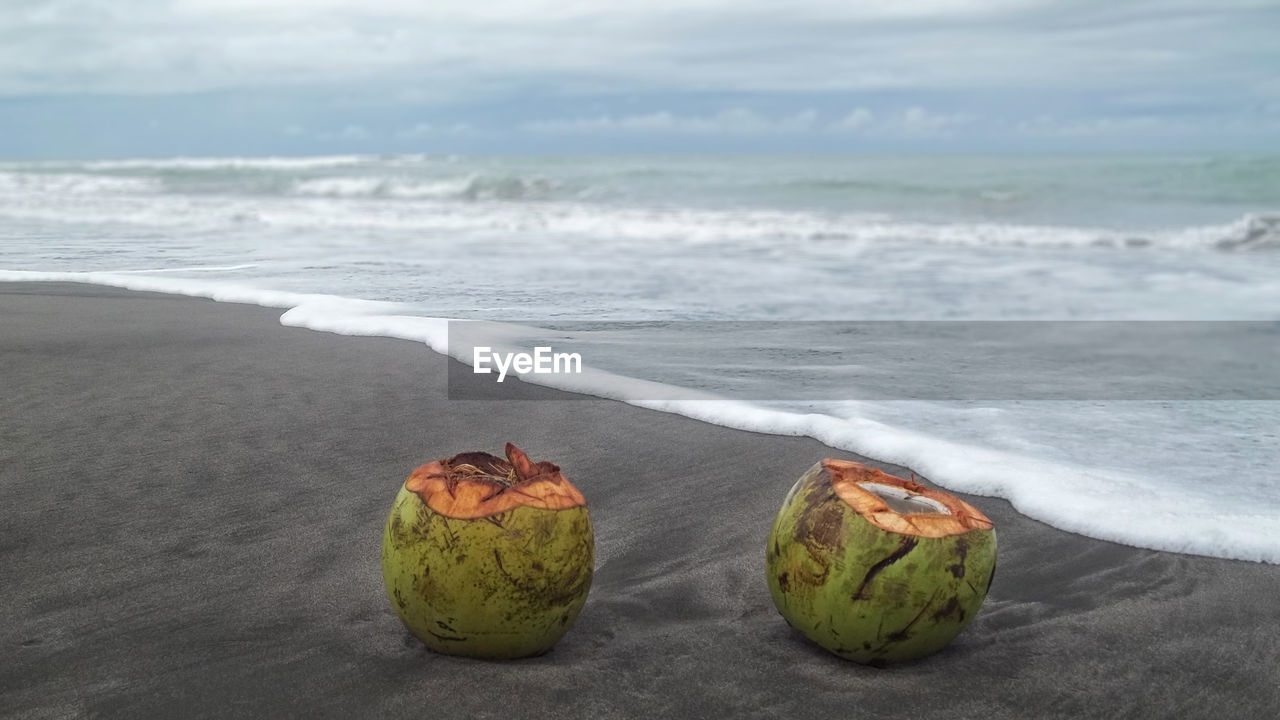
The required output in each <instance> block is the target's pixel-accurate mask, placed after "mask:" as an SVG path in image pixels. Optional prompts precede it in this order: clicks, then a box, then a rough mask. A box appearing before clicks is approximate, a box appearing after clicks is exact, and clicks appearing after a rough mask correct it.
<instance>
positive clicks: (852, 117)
mask: <svg viewBox="0 0 1280 720" xmlns="http://www.w3.org/2000/svg"><path fill="white" fill-rule="evenodd" d="M874 120H875V114H874V113H872V112H871V111H870V110H868V109H866V108H854V109H853V110H850V111H849V112H848V113H847V114H845V116H844V117H842V118H840V119H839V120H837V121H835V122H833V123H831V125H830V126H828V129H829V130H833V131H835V132H855V133H856V132H859V131H862V130H866V129H867V128H868V127H870V126H871V123H872V122H874Z"/></svg>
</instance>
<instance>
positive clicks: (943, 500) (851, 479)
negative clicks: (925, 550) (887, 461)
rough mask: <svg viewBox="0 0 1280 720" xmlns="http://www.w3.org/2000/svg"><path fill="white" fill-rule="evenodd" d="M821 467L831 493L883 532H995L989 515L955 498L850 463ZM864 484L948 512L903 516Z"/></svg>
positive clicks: (932, 534) (829, 461)
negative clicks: (897, 491)
mask: <svg viewBox="0 0 1280 720" xmlns="http://www.w3.org/2000/svg"><path fill="white" fill-rule="evenodd" d="M822 466H823V468H825V469H826V471H827V474H828V475H829V476H830V478H831V489H832V490H834V491H835V493H836V495H837V496H838V497H839V498H840V499H841V500H843V501H844V502H845V503H846V504H848V505H849V507H851V508H853V509H854V511H855V512H857V513H858V514H859V515H861V516H862V517H863V518H865V519H866V520H867V521H868V522H870V523H871V524H873V525H875V526H877V527H879V528H881V529H883V530H888V531H889V532H895V533H900V534H902V535H916V536H919V537H926V538H939V537H946V536H948V535H959V534H962V533H967V532H969V531H971V530H990V529H991V528H992V523H991V520H990V519H988V518H987V516H986V515H983V514H982V512H981V511H979V510H978V509H977V508H975V507H974V506H972V505H970V504H969V503H967V502H965V501H963V500H961V499H960V498H958V497H955V496H954V495H948V494H946V493H944V492H940V491H938V490H932V489H930V488H927V487H925V486H923V485H921V484H920V483H917V482H914V481H911V480H904V479H902V478H900V477H894V476H893V475H890V474H888V473H886V472H883V471H881V470H877V469H875V468H871V467H867V466H866V465H863V464H861V463H856V462H852V461H849V460H834V459H830V458H828V459H826V460H823V461H822ZM862 483H871V484H875V485H887V486H889V487H896V488H900V489H902V490H905V491H906V492H907V493H909V494H910V495H913V496H918V497H923V498H925V499H927V500H932V501H934V502H936V503H938V504H939V505H942V506H943V507H945V508H946V509H947V511H948V512H947V513H939V512H913V513H900V512H898V511H896V510H893V509H892V508H890V507H889V504H888V503H887V502H885V500H884V498H882V497H880V496H879V495H877V494H875V493H873V492H871V491H870V490H867V489H866V488H864V487H862Z"/></svg>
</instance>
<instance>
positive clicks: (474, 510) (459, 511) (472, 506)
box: [405, 443, 587, 519]
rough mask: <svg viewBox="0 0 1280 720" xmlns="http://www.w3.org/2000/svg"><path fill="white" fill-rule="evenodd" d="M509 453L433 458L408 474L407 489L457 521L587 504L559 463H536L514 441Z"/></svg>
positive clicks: (475, 453) (474, 453)
mask: <svg viewBox="0 0 1280 720" xmlns="http://www.w3.org/2000/svg"><path fill="white" fill-rule="evenodd" d="M506 455H507V457H506V458H505V459H504V458H500V457H498V456H496V455H490V454H489V453H484V452H470V453H462V454H460V455H454V456H453V457H451V458H448V459H445V460H436V461H434V462H429V463H427V464H426V465H422V466H421V467H419V468H417V469H416V470H414V471H413V473H412V474H410V475H409V479H408V481H406V482H405V488H406V489H408V490H409V491H410V492H413V493H415V494H417V496H418V497H419V498H421V499H422V502H423V503H425V504H426V505H427V507H429V508H431V509H432V510H434V511H435V512H437V513H440V514H441V515H444V516H445V517H451V518H457V519H472V518H480V517H488V516H490V515H496V514H498V513H501V512H506V511H507V510H511V509H513V508H517V507H522V506H523V507H533V508H541V509H544V510H564V509H567V508H572V507H580V506H583V505H586V502H587V501H586V499H585V498H583V496H582V493H580V492H578V489H577V488H575V487H574V486H573V485H571V484H569V481H568V480H566V479H565V478H564V476H563V475H561V474H560V468H559V466H557V465H555V464H553V463H549V462H545V461H544V462H536V463H535V462H533V461H532V460H530V459H529V456H528V455H526V454H525V453H524V451H523V450H521V449H520V448H518V447H516V446H515V445H512V444H511V443H507V447H506Z"/></svg>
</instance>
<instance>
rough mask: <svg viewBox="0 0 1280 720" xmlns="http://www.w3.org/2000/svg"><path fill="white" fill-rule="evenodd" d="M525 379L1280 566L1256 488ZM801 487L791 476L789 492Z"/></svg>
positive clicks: (230, 297)
mask: <svg viewBox="0 0 1280 720" xmlns="http://www.w3.org/2000/svg"><path fill="white" fill-rule="evenodd" d="M0 281H66V282H89V283H95V284H101V285H109V286H113V287H120V288H127V289H132V290H143V291H154V292H166V293H174V294H181V295H188V296H195V297H206V298H212V299H214V300H219V301H223V302H236V303H248V304H254V305H261V306H264V307H273V308H284V309H286V312H285V313H284V314H283V315H282V316H281V322H282V324H284V325H287V326H293V327H304V328H310V329H313V330H318V331H323V332H331V333H337V334H342V335H354V336H376V337H393V338H402V339H405V340H411V341H415V342H420V343H423V344H425V345H427V346H428V347H430V348H431V349H432V350H434V351H436V352H439V353H442V354H451V355H452V356H454V357H455V358H457V359H459V360H462V361H464V362H469V361H470V357H469V356H468V355H467V349H466V348H453V349H452V350H453V352H451V348H450V347H449V323H450V320H448V319H446V318H438V317H423V316H416V315H411V314H407V311H408V310H410V308H409V307H408V306H405V305H403V304H399V303H385V302H372V301H366V300H357V299H351V298H345V297H338V296H333V295H324V294H316V293H290V292H280V291H273V290H266V289H261V288H255V287H251V286H244V285H234V284H227V283H222V282H205V281H196V280H189V279H176V278H155V277H146V276H138V275H120V274H110V273H74V272H58V273H49V272H23V271H0ZM455 322H456V321H455ZM486 326H487V327H486V332H487V333H489V334H488V335H487V337H488V338H489V340H490V342H491V343H492V345H493V346H494V347H495V348H498V349H500V350H504V351H511V350H516V349H521V346H520V345H519V344H518V342H519V340H518V339H519V338H520V337H521V336H522V335H523V334H524V331H525V330H526V328H522V327H521V326H518V325H511V324H502V323H486ZM468 347H469V346H468ZM523 379H524V380H526V381H528V382H535V383H538V384H543V385H547V386H549V387H554V388H558V389H563V390H568V391H572V392H579V393H587V394H592V395H597V396H600V397H606V398H613V399H618V400H622V401H626V402H630V403H632V404H635V405H638V406H641V407H646V408H650V409H653V410H658V411H662V412H670V413H676V414H680V415H684V416H687V417H690V418H694V419H698V420H703V421H706V422H710V423H714V424H717V425H723V426H726V427H732V428H738V429H742V430H748V431H754V432H762V433H769V434H776V435H795V436H808V437H812V438H815V439H817V440H819V441H821V442H823V443H826V444H828V445H830V446H832V447H835V448H840V449H844V450H849V451H851V452H855V453H859V454H863V455H867V456H870V457H875V458H878V459H881V460H884V461H888V462H893V463H897V464H901V465H905V466H908V467H910V468H912V469H913V470H915V471H916V472H919V473H921V474H923V475H925V476H927V477H928V478H930V479H931V480H933V481H935V482H938V483H939V484H941V485H943V486H944V487H947V488H949V489H951V490H955V491H960V492H967V493H973V494H978V495H987V496H993V497H1001V498H1005V499H1007V500H1009V501H1010V502H1011V503H1012V504H1013V505H1014V507H1015V508H1017V509H1018V510H1019V511H1020V512H1023V513H1025V514H1027V515H1029V516H1031V517H1034V518H1037V519H1039V520H1042V521H1044V522H1046V523H1048V524H1050V525H1053V526H1055V527H1058V528H1060V529H1063V530H1067V531H1071V532H1078V533H1081V534H1085V535H1089V536H1092V537H1096V538H1101V539H1105V540H1112V541H1115V542H1119V543H1124V544H1129V545H1137V546H1141V547H1149V548H1153V549H1159V550H1169V551H1174V552H1186V553H1195V554H1202V555H1210V556H1217V557H1226V558H1235V559H1243V560H1253V561H1261V562H1269V563H1280V541H1278V538H1280V514H1277V513H1276V512H1274V510H1273V509H1271V508H1273V507H1274V506H1273V505H1269V504H1267V503H1265V502H1264V503H1263V504H1262V505H1258V503H1257V496H1256V493H1257V492H1258V489H1257V487H1255V486H1251V485H1247V484H1218V485H1215V486H1213V487H1212V489H1208V488H1206V489H1205V491H1204V492H1200V493H1192V494H1190V495H1188V494H1187V492H1185V491H1171V488H1169V487H1168V486H1161V485H1160V484H1159V482H1158V480H1153V479H1152V478H1148V477H1144V476H1142V475H1141V474H1137V475H1135V474H1127V473H1124V472H1116V471H1111V470H1107V469H1105V468H1097V467H1090V466H1086V465H1081V464H1077V463H1072V462H1069V461H1064V460H1061V459H1059V460H1054V459H1051V458H1048V457H1044V456H1035V455H1027V454H1022V453H1018V452H1009V451H1001V450H996V449H992V448H990V447H983V446H978V445H972V444H965V443H960V442H955V441H951V440H947V439H945V438H942V437H939V436H937V435H930V434H924V433H920V432H916V431H913V430H908V429H905V428H903V427H898V426H895V425H893V424H890V423H886V422H883V421H878V420H875V419H872V418H870V417H865V416H863V414H862V413H861V408H859V406H857V405H856V404H850V405H849V406H848V407H845V408H844V409H841V408H838V407H837V408H829V409H828V411H827V412H799V411H794V410H780V409H776V408H771V407H765V406H761V405H758V404H750V403H744V402H738V401H729V400H721V399H715V396H714V395H710V394H707V393H700V392H695V391H684V392H681V393H678V395H679V396H680V397H681V398H683V399H667V400H642V399H637V398H647V397H654V396H655V395H663V396H665V397H670V396H671V395H672V393H671V392H670V391H671V390H672V389H671V388H668V387H663V386H660V385H658V384H657V383H653V382H651V381H646V380H642V379H638V378H630V377H624V376H620V375H617V374H613V373H609V372H605V371H602V370H600V369H598V368H592V367H590V366H587V367H585V368H584V372H583V373H582V374H581V375H573V374H562V375H532V374H530V375H525V376H523ZM659 390H661V392H658V391H659ZM904 417H906V416H904ZM800 470H802V468H801V469H797V473H798V472H799V471H800ZM1157 475H1158V473H1157ZM790 480H791V478H779V479H778V480H777V482H778V488H779V490H780V491H781V490H782V489H783V488H784V486H785V485H786V484H787V483H788V482H790ZM1134 498H1141V502H1134Z"/></svg>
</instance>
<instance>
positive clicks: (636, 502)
mask: <svg viewBox="0 0 1280 720" xmlns="http://www.w3.org/2000/svg"><path fill="white" fill-rule="evenodd" d="M279 314H280V313H279V311H275V310H269V309H263V308H257V307H247V306H237V305H227V304H217V303H213V302H210V301H204V300H194V299H189V298H180V297H172V296H165V295H154V294H146V293H131V292H126V291H118V290H113V289H109V288H101V287H94V286H88V285H74V284H53V283H49V284H45V283H21V284H12V283H10V284H0V380H2V383H0V385H2V387H3V393H2V394H0V519H2V523H3V524H2V528H3V529H2V530H0V716H4V717H31V718H46V717H78V716H90V715H92V716H105V717H166V718H167V717H219V718H221V717H273V716H303V715H323V716H332V717H360V716H369V717H476V718H485V717H503V718H510V717H548V718H551V717H554V718H579V717H581V718H611V717H640V716H644V717H679V718H696V717H710V718H726V717H733V718H738V717H762V718H763V717H793V718H803V717H825V718H837V717H838V718H847V717H904V718H906V717H910V718H930V717H939V718H941V717H946V718H978V717H981V718H1006V717H1007V718H1026V717H1070V718H1094V717H1096V718H1168V717H1180V718H1200V717H1220V716H1223V714H1224V713H1225V714H1227V715H1230V716H1233V717H1247V718H1264V717H1280V632H1277V630H1276V627H1277V624H1278V622H1280V600H1277V598H1280V567H1276V566H1269V565H1260V564H1254V563H1246V562H1235V561H1227V560H1218V559H1212V558H1202V557H1192V556H1184V555H1175V554H1170V553H1163V552H1155V551H1148V550H1140V549H1135V548H1130V547H1124V546H1120V545H1115V544H1112V543H1107V542H1101V541H1097V540H1091V539H1088V538H1084V537H1080V536H1076V535H1071V534H1068V533H1064V532H1060V531H1058V530H1055V529H1053V528H1050V527H1048V526H1046V525H1043V524H1041V523H1038V522H1035V521H1033V520H1029V519H1027V518H1025V517H1022V516H1021V515H1018V514H1017V513H1016V512H1014V511H1013V509H1012V508H1011V507H1010V506H1009V505H1008V504H1007V503H1005V502H1004V501H1001V500H996V499H992V498H980V497H972V496H962V497H964V498H965V499H966V500H968V501H969V502H971V503H973V504H975V505H976V506H977V507H979V508H980V509H982V510H983V511H984V512H985V513H986V514H987V515H989V516H990V517H991V518H992V520H994V521H995V523H996V526H997V529H998V531H999V542H1000V558H999V570H998V571H997V574H996V578H995V582H994V584H993V586H992V588H991V593H990V596H989V597H988V599H987V603H986V604H985V605H984V606H983V609H982V612H981V613H980V614H979V616H978V618H977V619H976V620H975V621H974V622H973V623H972V624H971V625H970V626H969V628H968V629H967V630H966V631H965V632H964V633H963V634H962V635H961V636H960V637H959V638H958V639H957V640H956V642H955V643H954V644H953V645H951V646H950V647H949V648H947V649H946V650H945V651H943V652H942V653H940V654H938V655H936V656H933V657H932V658H929V659H926V660H924V661H921V662H917V663H914V664H911V665H906V666H899V667H894V668H889V669H883V670H878V669H873V668H867V667H862V666H858V665H854V664H851V663H848V662H844V661H842V660H840V659H838V658H836V657H834V656H831V655H828V654H826V653H825V652H824V651H822V650H820V649H817V648H815V647H813V646H811V645H810V644H809V643H807V642H806V641H805V640H804V639H803V638H802V637H800V636H798V635H797V634H795V633H794V632H793V631H791V630H790V629H789V628H788V627H787V625H786V624H785V622H784V621H783V620H782V619H781V617H779V616H778V614H777V612H776V611H775V610H774V608H773V606H772V603H771V602H770V599H769V595H768V590H767V587H766V585H765V582H764V542H765V537H766V536H767V534H768V530H769V524H770V522H771V520H772V517H773V514H774V513H775V512H776V510H777V508H778V505H779V504H780V503H781V500H782V497H783V495H784V494H785V493H786V491H787V489H788V488H789V487H790V485H791V483H792V482H793V481H794V480H795V479H796V478H797V477H799V475H800V474H801V473H803V472H804V470H805V469H806V468H808V467H809V466H810V465H811V464H813V463H814V462H815V461H816V460H818V459H820V458H822V457H826V456H834V457H843V458H851V459H857V458H856V457H855V456H853V455H852V454H850V453H847V452H843V451H837V450H832V449H830V448H827V447H825V446H823V445H821V444H820V443H818V442H816V441H813V440H808V439H803V438H784V437H774V436H768V435H759V434H753V433H747V432H741V431H736V430H730V429H725V428H720V427H715V426H712V425H707V424H703V423H700V422H696V421H693V420H688V419H685V418H681V417H677V416H672V415H664V414H660V413H656V412H652V411H647V410H643V409H639V408H634V407H630V406H627V405H624V404H621V403H616V402H611V401H605V400H591V399H585V400H584V399H581V398H577V397H574V396H567V395H564V394H561V393H557V392H554V391H550V390H546V389H543V388H537V387H532V386H528V385H523V384H519V383H516V384H512V385H511V387H510V388H507V389H506V391H507V394H508V396H520V397H523V398H526V399H514V397H508V398H507V399H500V400H468V401H457V400H449V399H448V397H447V388H446V380H445V379H446V376H447V366H448V362H449V361H447V360H445V359H444V358H442V357H440V356H438V355H435V354H433V353H431V352H430V351H429V350H427V349H426V348H425V347H423V346H421V345H417V344H414V343H410V342H405V341H399V340H391V339H370V338H347V337H340V336H335V335H328V334H322V333H316V332H312V331H308V330H302V329H294V328H286V327H282V326H281V325H280V324H279V322H278V317H279ZM508 440H510V441H513V442H515V443H516V444H518V445H520V446H521V447H523V448H524V449H525V450H527V451H528V452H529V453H530V455H531V456H533V457H534V458H535V459H547V460H552V461H554V462H556V463H558V464H559V465H561V466H562V467H563V469H564V473H565V475H566V476H567V477H568V478H569V479H570V480H571V481H573V483H574V484H575V485H576V486H577V487H578V488H579V489H581V490H582V491H583V493H584V494H585V495H586V497H587V499H588V501H589V503H590V508H591V513H592V518H593V521H594V524H595V528H596V537H597V548H596V551H597V571H596V576H595V582H594V585H593V588H592V591H591V595H590V598H589V600H588V602H587V605H586V607H585V609H584V610H583V613H582V615H581V617H580V619H579V621H578V623H577V625H576V626H575V628H574V629H573V630H572V631H571V632H570V633H569V634H568V635H566V636H565V638H564V639H563V640H562V641H561V642H560V644H559V645H557V646H556V648H555V649H554V650H553V651H552V652H551V653H549V654H547V655H545V656H542V657H540V658H535V659H531V660H525V661H519V662H514V663H493V662H482V661H474V660H466V659H458V658H449V657H443V656H437V655H433V654H431V653H429V652H427V651H425V650H424V649H423V648H422V647H421V645H420V644H418V643H417V641H416V640H414V639H413V638H412V637H410V636H408V635H407V633H406V632H405V630H404V629H403V627H402V626H401V624H400V622H399V620H398V619H397V618H396V616H395V615H394V614H393V612H392V610H391V606H390V604H389V602H388V601H387V598H386V596H385V595H384V593H383V589H382V581H381V574H380V568H379V550H380V543H381V534H382V529H383V522H384V520H385V517H386V512H387V510H388V509H389V507H390V503H391V500H392V498H393V497H394V495H395V492H396V490H397V489H398V487H399V485H400V484H401V483H402V482H403V480H404V478H405V476H406V475H407V474H408V473H409V471H410V470H412V469H413V468H414V467H415V466H416V465H418V464H420V463H422V462H425V461H427V460H430V459H435V458H439V457H444V456H447V455H451V454H453V453H456V452H460V451H463V450H472V449H484V450H489V451H492V452H497V451H499V450H500V448H501V447H502V445H503V443H504V442H506V441H508ZM880 467H883V468H885V469H887V470H889V471H890V472H896V473H902V472H905V471H904V470H902V469H901V468H895V467H893V466H888V465H883V464H880Z"/></svg>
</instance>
